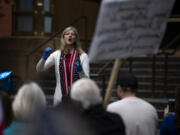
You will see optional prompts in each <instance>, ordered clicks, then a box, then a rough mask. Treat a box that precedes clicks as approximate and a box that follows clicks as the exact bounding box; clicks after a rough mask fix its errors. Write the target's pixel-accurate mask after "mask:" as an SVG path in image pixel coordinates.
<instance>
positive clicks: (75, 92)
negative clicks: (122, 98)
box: [71, 78, 102, 109]
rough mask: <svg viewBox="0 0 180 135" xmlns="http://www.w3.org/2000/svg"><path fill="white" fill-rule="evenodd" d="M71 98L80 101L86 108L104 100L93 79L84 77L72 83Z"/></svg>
mask: <svg viewBox="0 0 180 135" xmlns="http://www.w3.org/2000/svg"><path fill="white" fill-rule="evenodd" d="M71 99H73V100H75V101H79V102H80V103H81V104H82V107H83V108H84V109H88V108H89V107H90V106H93V105H96V104H100V103H101V102H102V96H101V90H100V89H99V87H98V86H97V84H96V83H95V82H94V81H93V80H91V79H88V78H82V79H79V80H77V81H76V82H74V84H73V85H72V89H71Z"/></svg>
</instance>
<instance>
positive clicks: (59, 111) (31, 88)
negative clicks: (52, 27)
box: [0, 27, 180, 135]
mask: <svg viewBox="0 0 180 135" xmlns="http://www.w3.org/2000/svg"><path fill="white" fill-rule="evenodd" d="M60 40H61V46H60V49H58V50H56V51H55V52H53V53H51V51H52V50H51V48H49V47H48V48H46V49H45V50H44V52H43V55H42V58H41V59H40V60H39V62H38V64H37V66H36V69H37V71H38V72H41V71H44V70H46V69H48V68H50V67H51V66H53V65H55V76H56V88H55V94H54V105H53V106H51V107H49V106H47V103H46V97H45V94H44V92H43V90H42V88H41V87H40V86H39V84H37V83H36V82H33V81H32V82H26V83H24V84H23V85H22V86H21V87H20V88H19V89H18V91H17V93H16V95H15V97H14V98H13V101H12V99H11V98H10V97H9V95H8V94H7V93H5V92H3V91H0V135H21V134H22V135H49V134H50V135H158V132H157V130H158V114H157V110H156V108H155V107H154V106H153V105H151V104H150V103H148V102H147V101H145V100H143V99H141V98H139V97H137V96H136V93H137V90H138V80H137V78H136V76H135V75H134V74H133V73H130V72H128V73H119V76H118V79H117V83H116V87H117V95H118V96H119V97H120V100H118V101H115V102H112V103H109V104H108V105H107V107H106V106H103V97H102V92H101V89H100V88H99V87H98V85H97V83H96V82H95V81H93V80H92V79H90V78H89V60H88V56H87V54H86V53H85V52H84V51H83V50H82V48H81V46H80V43H79V36H78V32H77V30H76V29H75V28H74V27H68V28H66V29H65V30H64V31H63V32H62V34H61V39H60ZM179 97H180V92H179V89H177V94H176V100H175V112H174V113H169V110H168V109H169V106H167V108H166V109H165V117H164V119H163V121H162V124H161V127H160V135H178V133H179V129H180V109H179V108H180V107H179V106H180V98H179Z"/></svg>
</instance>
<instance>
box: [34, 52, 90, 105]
mask: <svg viewBox="0 0 180 135" xmlns="http://www.w3.org/2000/svg"><path fill="white" fill-rule="evenodd" d="M60 56H61V51H60V50H57V51H55V52H53V53H51V55H50V56H49V57H48V58H47V59H46V60H44V59H42V58H41V59H40V60H39V62H38V64H37V65H36V70H37V72H42V71H45V70H47V69H49V68H50V67H52V66H53V65H55V75H56V89H55V94H54V105H56V104H57V103H58V102H61V99H62V91H61V83H60V79H61V78H60V73H59V61H60ZM80 61H81V64H82V67H83V72H84V74H85V76H86V77H89V59H88V55H87V54H86V53H82V54H81V55H80Z"/></svg>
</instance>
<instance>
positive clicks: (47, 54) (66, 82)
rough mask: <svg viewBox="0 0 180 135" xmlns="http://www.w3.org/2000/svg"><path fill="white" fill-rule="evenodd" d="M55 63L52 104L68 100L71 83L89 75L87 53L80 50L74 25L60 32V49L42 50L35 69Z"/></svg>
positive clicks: (48, 66) (38, 70)
mask: <svg viewBox="0 0 180 135" xmlns="http://www.w3.org/2000/svg"><path fill="white" fill-rule="evenodd" d="M53 65H55V75H56V88H55V94H54V105H57V104H58V103H60V102H67V101H69V93H70V89H71V86H72V83H73V82H75V81H76V80H78V79H80V78H82V77H89V59H88V55H87V54H86V53H85V52H84V51H83V50H82V48H81V45H80V42H79V35H78V32H77V29H76V28H75V27H72V26H70V27H67V28H65V29H64V31H63V32H62V34H61V38H60V49H58V50H56V51H55V52H53V53H51V48H49V47H48V48H46V49H45V50H44V53H43V56H42V58H41V59H40V60H39V62H38V64H37V66H36V70H37V72H42V71H45V70H47V69H49V68H50V67H52V66H53Z"/></svg>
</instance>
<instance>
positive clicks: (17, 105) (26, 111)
mask: <svg viewBox="0 0 180 135" xmlns="http://www.w3.org/2000/svg"><path fill="white" fill-rule="evenodd" d="M45 106H46V98H45V95H44V93H43V91H42V89H41V88H40V86H39V85H38V84H37V83H35V82H30V83H26V84H24V85H23V86H21V88H20V89H19V90H18V93H17V95H16V96H15V99H14V101H13V104H12V109H13V113H14V116H15V119H17V120H21V121H29V120H31V119H33V118H35V117H36V116H37V115H38V113H40V111H42V110H43V109H44V108H45Z"/></svg>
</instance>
